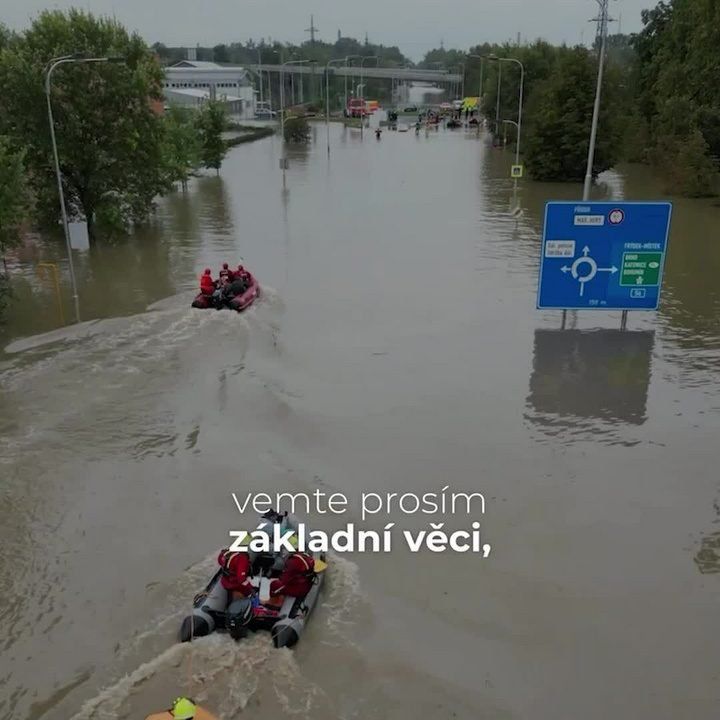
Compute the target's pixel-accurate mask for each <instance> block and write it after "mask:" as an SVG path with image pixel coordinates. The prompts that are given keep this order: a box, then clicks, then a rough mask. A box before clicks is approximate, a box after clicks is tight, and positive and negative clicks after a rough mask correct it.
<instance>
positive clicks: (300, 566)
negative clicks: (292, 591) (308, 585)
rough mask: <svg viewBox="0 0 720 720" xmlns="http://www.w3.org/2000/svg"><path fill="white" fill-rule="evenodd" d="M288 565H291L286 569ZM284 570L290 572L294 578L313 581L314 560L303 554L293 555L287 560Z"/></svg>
mask: <svg viewBox="0 0 720 720" xmlns="http://www.w3.org/2000/svg"><path fill="white" fill-rule="evenodd" d="M298 561H299V562H298ZM288 565H291V567H288ZM285 569H286V571H289V572H292V574H293V576H294V577H304V578H307V579H308V580H314V579H315V560H314V559H313V558H312V557H310V555H306V554H305V553H301V552H296V553H293V554H292V555H291V556H290V557H289V558H288V561H287V563H286V565H285Z"/></svg>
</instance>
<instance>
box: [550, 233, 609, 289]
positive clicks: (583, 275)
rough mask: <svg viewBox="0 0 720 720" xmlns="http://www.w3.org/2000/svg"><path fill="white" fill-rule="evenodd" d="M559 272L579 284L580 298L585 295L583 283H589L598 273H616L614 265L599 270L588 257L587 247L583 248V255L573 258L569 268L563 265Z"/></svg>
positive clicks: (588, 250) (588, 249)
mask: <svg viewBox="0 0 720 720" xmlns="http://www.w3.org/2000/svg"><path fill="white" fill-rule="evenodd" d="M560 270H561V271H562V272H564V273H570V274H571V275H572V276H573V278H574V279H575V280H577V281H578V282H579V283H580V297H582V296H583V295H584V294H585V283H587V282H590V281H591V280H592V279H593V278H594V277H595V276H596V275H597V274H598V273H599V272H609V273H611V274H613V275H614V274H615V273H616V272H617V271H618V269H617V268H616V267H615V266H614V265H613V266H612V267H609V268H599V267H598V266H597V263H596V262H595V260H594V259H593V258H591V257H590V248H589V247H588V246H587V245H586V246H585V247H584V248H583V254H582V255H581V256H580V257H579V258H575V261H574V262H573V264H572V265H571V266H570V267H568V266H567V265H563V266H562V267H561V268H560Z"/></svg>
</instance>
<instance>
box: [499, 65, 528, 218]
mask: <svg viewBox="0 0 720 720" xmlns="http://www.w3.org/2000/svg"><path fill="white" fill-rule="evenodd" d="M504 62H510V63H515V64H516V65H517V66H518V67H519V68H520V92H519V93H518V119H517V123H513V124H514V125H515V126H516V127H517V142H516V143H515V164H516V165H519V164H520V134H521V132H522V110H523V92H524V89H525V66H524V65H523V64H522V62H520V60H518V59H516V58H502V57H501V58H498V65H499V66H500V67H502V63H504ZM499 99H500V95H499V94H498V100H499ZM517 188H518V181H517V178H513V204H514V205H515V209H517Z"/></svg>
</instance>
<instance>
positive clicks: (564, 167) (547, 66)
mask: <svg viewBox="0 0 720 720" xmlns="http://www.w3.org/2000/svg"><path fill="white" fill-rule="evenodd" d="M642 23H643V29H642V30H641V31H640V32H639V33H636V34H633V35H621V34H616V35H611V36H610V37H609V38H608V42H607V59H606V67H605V78H604V83H603V89H602V90H603V101H602V107H601V113H600V122H599V132H598V145H597V150H596V155H595V165H594V167H593V174H594V175H597V174H598V173H600V172H602V171H603V170H606V169H608V168H610V167H612V166H613V165H615V164H617V163H618V162H622V161H625V162H640V163H647V164H650V165H652V166H653V167H654V168H655V169H656V170H657V172H658V173H660V175H661V176H662V177H663V178H664V180H665V182H666V185H667V188H668V190H669V191H671V192H672V193H673V194H682V195H686V196H689V197H702V196H711V195H716V194H717V192H718V189H719V187H720V178H719V174H718V170H719V169H720V83H718V82H717V79H718V77H720V60H718V53H717V48H718V47H720V2H717V0H662V1H661V2H659V3H658V4H657V5H656V6H655V7H654V8H652V9H648V10H645V11H643V13H642ZM598 49H599V48H598V43H597V42H596V44H595V46H594V47H593V48H592V49H587V48H585V47H581V46H578V47H566V46H560V47H557V46H552V45H550V44H548V43H545V42H542V41H538V42H535V43H533V44H531V45H522V46H512V45H491V44H484V45H479V46H476V47H474V48H471V49H470V50H469V51H468V52H461V51H458V50H444V49H435V50H432V51H430V52H429V53H427V54H426V56H425V58H424V60H423V62H422V63H421V65H423V66H426V67H429V66H436V65H435V64H436V63H441V64H443V65H445V66H446V67H452V66H459V65H461V64H464V66H465V94H466V95H476V94H477V93H478V92H479V85H480V61H479V60H478V59H477V58H473V57H471V55H472V54H474V55H484V56H487V55H496V56H497V57H505V58H507V57H514V58H517V59H518V60H520V61H521V62H522V63H523V64H524V65H525V70H526V76H525V115H524V129H523V133H522V145H524V152H523V155H524V159H525V163H526V165H527V168H528V171H529V173H530V174H531V176H532V177H534V178H535V179H538V180H556V181H572V180H580V179H582V177H583V175H584V173H585V163H586V158H587V149H588V142H589V134H590V122H591V118H592V107H593V101H594V94H595V86H596V76H597V63H598ZM484 65H485V68H484V70H485V72H484V73H483V75H484V77H483V88H482V95H483V98H484V101H483V112H484V114H485V115H486V117H488V118H489V119H490V120H491V125H492V121H493V120H494V118H495V115H496V108H497V104H496V102H497V73H498V69H499V65H498V63H497V61H491V60H486V61H485V62H484ZM518 89H519V72H518V71H517V69H516V68H515V67H514V66H511V65H509V64H507V63H503V64H502V84H501V97H500V118H501V119H510V120H517V98H518ZM510 131H511V133H514V130H513V129H512V128H511V129H510Z"/></svg>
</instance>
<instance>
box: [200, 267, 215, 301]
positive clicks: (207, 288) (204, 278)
mask: <svg viewBox="0 0 720 720" xmlns="http://www.w3.org/2000/svg"><path fill="white" fill-rule="evenodd" d="M200 292H201V293H202V294H203V295H212V294H213V293H214V292H215V281H214V280H213V279H212V270H210V268H205V272H204V273H203V274H202V275H201V276H200Z"/></svg>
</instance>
